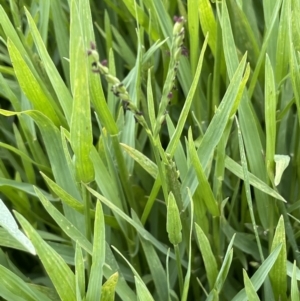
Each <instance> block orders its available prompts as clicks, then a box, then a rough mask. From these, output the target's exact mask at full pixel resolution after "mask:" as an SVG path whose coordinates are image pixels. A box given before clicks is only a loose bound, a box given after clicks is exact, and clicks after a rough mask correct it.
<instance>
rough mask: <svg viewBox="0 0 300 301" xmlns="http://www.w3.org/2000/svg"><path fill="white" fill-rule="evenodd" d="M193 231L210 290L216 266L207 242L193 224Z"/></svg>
mask: <svg viewBox="0 0 300 301" xmlns="http://www.w3.org/2000/svg"><path fill="white" fill-rule="evenodd" d="M195 230H196V237H197V241H198V247H199V249H200V252H201V255H202V258H203V263H204V266H205V271H206V275H207V280H208V283H209V287H210V289H211V290H212V289H213V287H214V284H215V281H216V279H217V275H218V266H217V262H216V258H215V256H214V254H213V252H212V249H211V246H210V243H209V240H208V238H207V237H206V235H205V233H204V232H203V231H202V229H201V228H200V226H198V225H197V224H195Z"/></svg>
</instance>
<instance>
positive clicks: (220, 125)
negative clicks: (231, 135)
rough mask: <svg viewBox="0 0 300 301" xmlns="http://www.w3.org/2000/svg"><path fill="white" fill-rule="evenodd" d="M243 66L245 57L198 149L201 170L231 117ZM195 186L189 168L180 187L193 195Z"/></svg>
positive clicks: (186, 199)
mask: <svg viewBox="0 0 300 301" xmlns="http://www.w3.org/2000/svg"><path fill="white" fill-rule="evenodd" d="M245 64H246V56H244V57H243V59H242V61H241V63H240V65H239V67H238V68H237V70H236V73H235V75H234V77H233V78H232V80H231V82H230V85H229V87H228V89H227V91H226V93H225V95H224V98H223V100H222V102H221V104H220V106H219V107H218V109H217V111H216V113H215V116H214V118H213V119H212V121H211V123H210V124H209V127H208V129H207V131H206V133H205V135H204V137H203V139H202V141H201V144H200V146H199V148H198V151H197V153H198V157H199V159H200V162H201V164H202V168H203V169H205V168H206V167H207V164H208V162H209V160H210V158H211V156H212V154H213V151H214V149H215V147H216V146H217V144H218V143H219V141H220V139H221V137H222V135H223V132H224V130H225V127H226V123H227V121H228V119H229V118H230V117H231V116H230V113H231V111H232V108H233V105H234V103H235V100H236V97H237V95H238V92H239V87H240V85H243V84H244V83H243V82H242V74H243V71H244V69H245ZM244 80H245V79H244ZM197 184H198V183H197V178H196V177H195V172H194V170H193V169H192V168H189V171H188V173H187V176H186V178H185V179H184V181H183V184H182V187H189V188H190V189H191V192H192V193H194V191H195V189H196V187H197ZM182 194H183V195H184V204H187V202H188V198H187V196H186V194H185V193H184V192H183V191H182Z"/></svg>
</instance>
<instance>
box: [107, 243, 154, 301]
mask: <svg viewBox="0 0 300 301" xmlns="http://www.w3.org/2000/svg"><path fill="white" fill-rule="evenodd" d="M112 248H113V249H114V250H115V251H116V252H117V253H118V254H119V255H120V256H121V257H122V258H123V260H124V261H125V262H126V263H127V264H128V266H129V267H130V269H131V271H132V272H133V274H134V280H135V285H136V290H137V295H138V298H139V300H140V301H142V300H143V301H144V300H145V301H154V299H153V298H152V296H151V293H150V292H149V290H148V289H147V287H146V285H145V283H144V282H143V280H142V278H141V277H140V275H139V274H138V272H137V271H136V270H135V268H134V267H133V266H132V265H131V264H130V263H129V261H128V260H127V259H126V258H125V257H124V256H123V255H122V253H121V252H120V251H119V250H118V249H117V248H115V247H114V246H112Z"/></svg>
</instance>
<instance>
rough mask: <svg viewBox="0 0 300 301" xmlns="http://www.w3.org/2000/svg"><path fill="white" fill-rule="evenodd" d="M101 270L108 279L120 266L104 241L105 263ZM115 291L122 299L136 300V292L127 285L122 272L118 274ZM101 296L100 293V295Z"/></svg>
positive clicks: (126, 300)
mask: <svg viewBox="0 0 300 301" xmlns="http://www.w3.org/2000/svg"><path fill="white" fill-rule="evenodd" d="M103 271H104V275H105V277H106V278H107V279H108V278H109V277H111V276H112V275H113V274H114V273H116V272H118V273H119V271H120V266H119V263H118V261H117V260H116V258H115V256H114V254H113V252H112V250H111V248H110V246H109V245H108V244H107V242H106V243H105V265H104V266H103ZM116 291H117V294H118V295H119V296H121V297H122V299H124V301H136V300H137V297H136V293H135V292H134V291H133V289H132V288H131V287H130V286H129V285H128V283H127V282H126V280H125V278H124V276H123V274H122V273H120V274H119V280H118V283H117V285H116ZM101 298H102V295H101Z"/></svg>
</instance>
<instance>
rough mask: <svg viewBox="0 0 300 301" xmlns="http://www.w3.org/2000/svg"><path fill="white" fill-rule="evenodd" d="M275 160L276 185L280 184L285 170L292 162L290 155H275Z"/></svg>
mask: <svg viewBox="0 0 300 301" xmlns="http://www.w3.org/2000/svg"><path fill="white" fill-rule="evenodd" d="M274 161H275V179H274V184H275V186H278V185H279V183H280V181H281V177H282V174H283V172H284V171H285V169H286V168H287V167H288V165H289V163H290V157H289V156H287V155H274Z"/></svg>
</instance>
